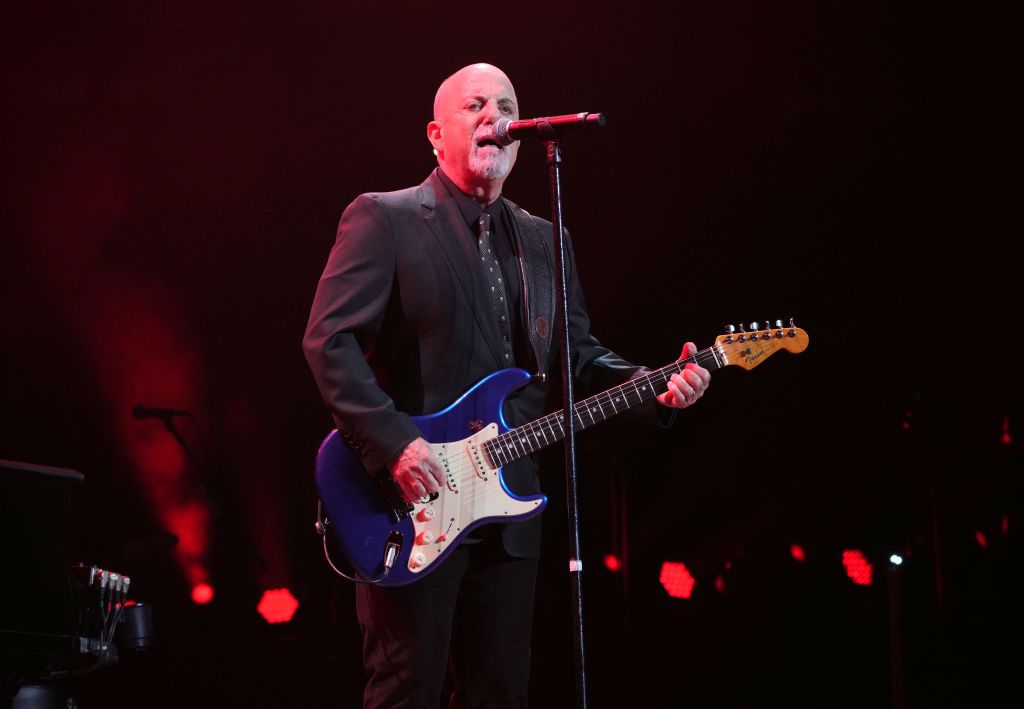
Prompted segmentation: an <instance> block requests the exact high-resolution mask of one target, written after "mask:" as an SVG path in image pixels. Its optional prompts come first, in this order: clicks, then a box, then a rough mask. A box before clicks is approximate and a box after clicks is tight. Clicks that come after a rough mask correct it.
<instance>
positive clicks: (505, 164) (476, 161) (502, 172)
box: [469, 150, 511, 180]
mask: <svg viewBox="0 0 1024 709" xmlns="http://www.w3.org/2000/svg"><path fill="white" fill-rule="evenodd" d="M509 162H510V160H509V154H508V153H507V152H505V151H504V150H503V151H501V152H500V153H498V154H497V155H495V156H494V157H486V158H485V157H482V156H480V155H477V154H476V153H472V154H470V156H469V169H470V170H471V171H472V172H473V174H474V175H476V176H477V177H479V178H481V179H484V180H498V179H501V178H502V177H506V176H507V175H508V173H509V170H510V169H511V166H510V165H509Z"/></svg>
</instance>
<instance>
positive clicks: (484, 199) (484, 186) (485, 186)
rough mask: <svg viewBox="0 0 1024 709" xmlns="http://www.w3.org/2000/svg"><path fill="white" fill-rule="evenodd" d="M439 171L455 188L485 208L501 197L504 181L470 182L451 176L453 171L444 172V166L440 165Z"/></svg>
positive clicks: (461, 177)
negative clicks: (442, 172)
mask: <svg viewBox="0 0 1024 709" xmlns="http://www.w3.org/2000/svg"><path fill="white" fill-rule="evenodd" d="M441 169H442V170H443V171H444V174H445V176H447V177H448V179H449V180H451V181H452V182H453V183H454V184H455V186H456V187H458V188H459V189H460V190H462V192H463V193H465V194H466V195H468V196H470V197H472V198H473V199H475V200H476V201H477V202H479V203H480V204H482V205H484V206H485V207H486V206H487V205H489V204H491V203H492V202H494V201H495V200H496V199H498V197H501V186H502V185H503V184H504V183H505V180H500V181H489V180H485V181H472V182H471V181H468V180H467V179H466V178H465V177H464V176H455V175H452V172H454V171H449V170H445V167H444V165H441Z"/></svg>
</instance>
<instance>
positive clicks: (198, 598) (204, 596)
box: [192, 583, 213, 606]
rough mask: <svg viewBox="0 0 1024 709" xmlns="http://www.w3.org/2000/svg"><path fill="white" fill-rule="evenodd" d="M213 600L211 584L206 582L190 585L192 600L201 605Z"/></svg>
mask: <svg viewBox="0 0 1024 709" xmlns="http://www.w3.org/2000/svg"><path fill="white" fill-rule="evenodd" d="M212 600H213V586H211V585H210V584H208V583H197V584H196V585H195V586H193V587H192V602H193V603H197V604H199V605H201V606H205V605H206V604H207V603H209V602H210V601H212Z"/></svg>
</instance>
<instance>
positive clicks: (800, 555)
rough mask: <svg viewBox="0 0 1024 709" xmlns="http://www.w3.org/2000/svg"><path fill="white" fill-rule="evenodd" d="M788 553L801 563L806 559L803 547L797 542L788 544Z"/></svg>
mask: <svg viewBox="0 0 1024 709" xmlns="http://www.w3.org/2000/svg"><path fill="white" fill-rule="evenodd" d="M789 555H790V556H791V557H793V558H794V559H795V560H796V561H799V562H800V563H801V564H802V563H803V562H805V561H807V553H806V552H805V551H804V548H803V547H802V546H800V545H799V544H790V545H789Z"/></svg>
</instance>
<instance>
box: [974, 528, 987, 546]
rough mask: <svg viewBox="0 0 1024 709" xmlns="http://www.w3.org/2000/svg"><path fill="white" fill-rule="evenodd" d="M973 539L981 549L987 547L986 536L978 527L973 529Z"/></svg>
mask: <svg viewBox="0 0 1024 709" xmlns="http://www.w3.org/2000/svg"><path fill="white" fill-rule="evenodd" d="M974 539H975V541H977V542H978V546H979V547H981V548H982V549H988V537H986V536H985V533H984V532H983V531H981V530H980V529H978V530H975V532H974Z"/></svg>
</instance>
